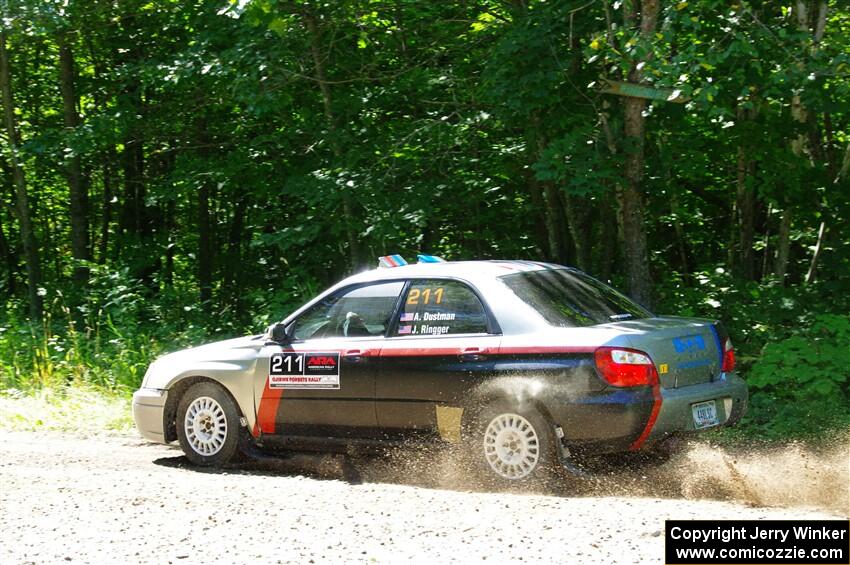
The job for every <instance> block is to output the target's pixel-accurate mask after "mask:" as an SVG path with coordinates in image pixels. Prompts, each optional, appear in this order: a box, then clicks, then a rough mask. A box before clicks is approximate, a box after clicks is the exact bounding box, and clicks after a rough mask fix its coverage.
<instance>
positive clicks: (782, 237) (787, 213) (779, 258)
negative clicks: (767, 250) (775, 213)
mask: <svg viewBox="0 0 850 565" xmlns="http://www.w3.org/2000/svg"><path fill="white" fill-rule="evenodd" d="M790 252H791V210H790V208H788V207H787V206H786V208H785V210H784V211H783V212H782V220H781V221H780V222H779V231H778V232H777V243H776V258H775V260H774V262H773V274H774V275H776V276H777V277H779V280H780V281H784V280H785V274H786V272H787V271H788V257H789V255H790Z"/></svg>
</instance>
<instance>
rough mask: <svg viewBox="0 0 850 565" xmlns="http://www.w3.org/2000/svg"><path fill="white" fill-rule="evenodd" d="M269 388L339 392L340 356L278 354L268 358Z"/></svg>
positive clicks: (309, 353) (329, 354) (308, 353)
mask: <svg viewBox="0 0 850 565" xmlns="http://www.w3.org/2000/svg"><path fill="white" fill-rule="evenodd" d="M269 388H270V389H302V390H303V389H339V353H337V352H321V351H318V352H305V353H296V352H285V353H275V354H273V355H272V356H271V357H270V358H269Z"/></svg>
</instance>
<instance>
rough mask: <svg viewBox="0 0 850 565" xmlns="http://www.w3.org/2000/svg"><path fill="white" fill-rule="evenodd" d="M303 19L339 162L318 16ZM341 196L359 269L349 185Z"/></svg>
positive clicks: (351, 250)
mask: <svg viewBox="0 0 850 565" xmlns="http://www.w3.org/2000/svg"><path fill="white" fill-rule="evenodd" d="M303 20H304V25H305V27H306V28H307V31H308V32H309V34H310V54H311V55H312V57H313V67H314V72H315V77H314V79H315V81H316V82H318V83H319V90H320V91H321V93H322V106H323V108H324V113H325V125H326V127H327V128H328V136H329V137H330V145H331V150H332V151H333V154H334V158H335V159H336V161H337V163H340V162H341V161H342V158H343V151H342V146H341V145H340V143H339V139H338V137H337V124H336V116H335V115H334V111H333V99H332V97H331V86H330V84H329V83H328V80H327V75H326V73H325V63H324V60H323V59H322V53H321V49H320V48H319V45H320V40H321V34H320V31H319V27H318V24H317V23H316V17H315V16H314V15H313V14H311V13H309V12H307V13H305V14H304V17H303ZM340 198H341V200H342V221H343V222H344V223H345V235H346V239H347V240H348V254H349V261H350V262H351V268H352V270H357V269H358V268H359V267H360V266H361V265H362V264H363V257H362V253H361V251H360V242H359V241H358V239H357V230H355V229H354V223H355V218H354V203H353V201H352V198H351V193H350V191H349V189H348V187H343V188H341V189H340Z"/></svg>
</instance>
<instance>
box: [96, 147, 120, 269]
mask: <svg viewBox="0 0 850 565" xmlns="http://www.w3.org/2000/svg"><path fill="white" fill-rule="evenodd" d="M115 162H116V159H115V150H114V149H112V148H110V149H109V150H108V151H107V152H106V155H105V156H104V161H103V165H102V174H103V198H102V200H101V208H102V210H101V219H100V242H99V246H98V252H97V260H98V263H100V264H101V265H103V264H105V263H106V260H107V256H108V255H109V231H110V228H111V224H112V198H113V194H114V189H113V183H112V171H113V166H114V164H115Z"/></svg>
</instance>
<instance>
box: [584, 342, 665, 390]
mask: <svg viewBox="0 0 850 565" xmlns="http://www.w3.org/2000/svg"><path fill="white" fill-rule="evenodd" d="M595 357H596V370H597V371H599V375H600V376H601V377H602V378H603V379H605V381H606V382H607V383H608V384H610V385H613V386H647V385H656V384H658V371H656V370H655V365H654V364H653V363H652V359H650V358H649V355H647V354H646V353H644V352H643V351H638V350H637V349H627V348H625V347H600V348H599V349H597V350H596V353H595Z"/></svg>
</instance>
